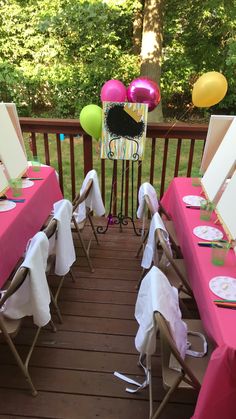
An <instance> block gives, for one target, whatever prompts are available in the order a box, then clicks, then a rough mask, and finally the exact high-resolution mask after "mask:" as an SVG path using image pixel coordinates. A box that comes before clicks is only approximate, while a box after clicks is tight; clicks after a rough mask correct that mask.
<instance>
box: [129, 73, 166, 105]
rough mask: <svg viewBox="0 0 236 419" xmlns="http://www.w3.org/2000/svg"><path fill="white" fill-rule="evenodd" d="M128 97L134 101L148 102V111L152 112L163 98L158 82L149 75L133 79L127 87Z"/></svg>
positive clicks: (130, 100)
mask: <svg viewBox="0 0 236 419" xmlns="http://www.w3.org/2000/svg"><path fill="white" fill-rule="evenodd" d="M127 98H128V101H129V102H133V103H135V102H136V103H147V104H148V111H149V112H151V111H153V109H155V107H156V106H157V105H158V103H159V102H160V100H161V93H160V89H159V86H158V84H157V83H156V82H155V81H153V80H151V79H148V78H147V77H139V78H138V79H135V80H133V81H132V82H131V83H130V85H129V87H128V89H127Z"/></svg>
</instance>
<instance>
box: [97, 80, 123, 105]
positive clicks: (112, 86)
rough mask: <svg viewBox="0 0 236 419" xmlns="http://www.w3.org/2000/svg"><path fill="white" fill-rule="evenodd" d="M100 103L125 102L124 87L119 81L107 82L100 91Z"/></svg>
mask: <svg viewBox="0 0 236 419" xmlns="http://www.w3.org/2000/svg"><path fill="white" fill-rule="evenodd" d="M101 101H102V102H125V101H126V87H125V86H124V84H123V83H122V82H121V81H119V80H108V81H107V82H106V83H105V84H104V85H103V86H102V89H101Z"/></svg>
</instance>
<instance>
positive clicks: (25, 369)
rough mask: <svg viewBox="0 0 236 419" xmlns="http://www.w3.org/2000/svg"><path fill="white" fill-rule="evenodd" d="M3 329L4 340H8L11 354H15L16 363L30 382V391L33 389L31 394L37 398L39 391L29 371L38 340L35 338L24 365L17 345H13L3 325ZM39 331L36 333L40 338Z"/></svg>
mask: <svg viewBox="0 0 236 419" xmlns="http://www.w3.org/2000/svg"><path fill="white" fill-rule="evenodd" d="M1 328H2V331H3V335H4V338H5V340H6V342H7V344H8V346H9V348H10V350H11V352H12V354H13V356H14V358H15V360H16V362H17V364H18V367H19V368H20V370H21V372H22V373H23V375H24V377H25V379H26V381H27V382H28V384H29V387H30V389H31V394H32V396H37V394H38V393H37V390H36V388H35V386H34V384H33V382H32V380H31V377H30V374H29V371H28V362H29V358H30V356H31V354H32V351H33V348H34V346H35V343H36V340H37V338H36V339H35V338H34V342H33V344H32V345H33V347H32V345H31V348H30V352H29V354H28V356H27V358H26V363H25V364H24V363H23V361H22V359H21V357H20V355H19V354H18V352H17V350H16V347H15V345H14V343H13V341H12V339H11V337H10V336H9V334H8V333H7V331H6V330H5V328H4V327H3V325H2V326H1ZM39 331H40V328H39V329H38V331H37V333H36V335H35V337H38V334H39Z"/></svg>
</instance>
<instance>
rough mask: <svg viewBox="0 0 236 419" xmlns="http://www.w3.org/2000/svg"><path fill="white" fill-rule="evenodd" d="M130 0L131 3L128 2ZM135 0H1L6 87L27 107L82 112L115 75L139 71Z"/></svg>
mask: <svg viewBox="0 0 236 419" xmlns="http://www.w3.org/2000/svg"><path fill="white" fill-rule="evenodd" d="M124 6H125V7H124ZM134 7H135V2H132V1H128V2H125V4H124V2H120V4H119V2H114V4H112V2H109V6H108V5H107V4H106V3H105V2H102V1H95V0H94V1H92V0H90V1H83V0H73V1H70V0H51V1H49V0H38V1H35V0H33V1H32V0H30V1H23V0H22V1H17V0H9V1H6V2H1V17H0V20H1V22H0V23H1V25H0V26H1V29H0V35H1V36H0V38H1V40H0V92H1V99H2V100H4V101H10V100H12V101H15V102H16V103H17V106H18V109H19V111H20V113H21V114H25V115H34V114H38V113H40V114H41V115H44V114H45V115H46V114H50V115H51V116H58V117H66V116H71V117H74V116H78V114H79V112H80V110H81V109H82V107H83V106H84V105H86V104H88V103H97V104H99V101H100V99H99V96H100V90H101V87H102V85H103V84H104V83H105V81H107V80H109V79H111V78H118V79H120V80H122V81H123V82H124V83H126V84H128V83H130V81H131V80H132V79H133V78H134V77H135V76H137V75H138V74H139V57H137V56H135V55H134V54H132V15H133V12H134Z"/></svg>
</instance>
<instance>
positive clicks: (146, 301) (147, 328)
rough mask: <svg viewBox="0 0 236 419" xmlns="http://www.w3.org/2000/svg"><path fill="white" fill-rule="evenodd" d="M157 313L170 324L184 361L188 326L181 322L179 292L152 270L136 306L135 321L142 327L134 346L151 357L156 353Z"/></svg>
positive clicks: (155, 268) (163, 276)
mask: <svg viewBox="0 0 236 419" xmlns="http://www.w3.org/2000/svg"><path fill="white" fill-rule="evenodd" d="M155 311H158V312H160V313H161V314H162V315H163V316H164V317H165V319H166V320H167V321H168V322H169V324H170V330H171V334H172V337H173V339H174V340H175V342H176V346H177V348H178V350H179V352H180V354H181V356H182V358H183V359H184V357H185V354H186V350H187V325H186V323H184V321H183V320H182V318H181V311H180V309H179V300H178V290H177V289H176V288H175V287H172V286H171V285H170V283H169V281H168V279H167V277H166V276H165V275H164V274H163V272H162V271H161V270H160V269H158V268H157V267H156V266H153V267H152V269H150V271H149V272H148V273H147V274H146V276H145V277H144V278H143V280H142V283H141V286H140V289H139V293H138V297H137V301H136V305H135V318H136V320H137V322H138V323H139V329H138V332H137V334H136V337H135V346H136V349H137V350H138V352H140V354H146V355H151V354H153V353H154V352H155V350H156V332H157V331H156V329H155V323H154V317H153V314H154V312H155Z"/></svg>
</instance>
